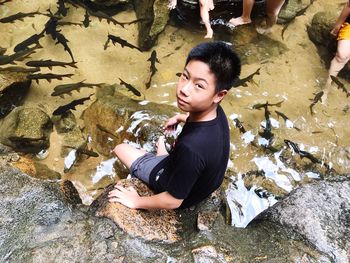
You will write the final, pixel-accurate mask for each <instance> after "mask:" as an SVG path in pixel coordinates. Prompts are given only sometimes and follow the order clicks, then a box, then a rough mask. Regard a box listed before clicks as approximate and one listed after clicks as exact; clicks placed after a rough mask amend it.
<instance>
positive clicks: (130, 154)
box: [113, 143, 146, 169]
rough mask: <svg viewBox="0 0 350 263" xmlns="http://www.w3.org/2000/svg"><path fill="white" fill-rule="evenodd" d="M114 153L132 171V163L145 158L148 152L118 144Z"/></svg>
mask: <svg viewBox="0 0 350 263" xmlns="http://www.w3.org/2000/svg"><path fill="white" fill-rule="evenodd" d="M113 152H114V153H115V154H116V156H117V157H118V159H119V160H120V161H121V162H122V163H123V164H124V165H125V166H126V167H127V168H128V169H130V167H131V165H132V163H133V162H134V161H135V160H136V159H137V158H139V157H141V156H143V155H144V154H145V153H146V151H144V150H141V149H136V148H134V147H133V146H131V145H129V144H126V143H122V144H118V145H117V146H116V147H115V148H114V150H113Z"/></svg>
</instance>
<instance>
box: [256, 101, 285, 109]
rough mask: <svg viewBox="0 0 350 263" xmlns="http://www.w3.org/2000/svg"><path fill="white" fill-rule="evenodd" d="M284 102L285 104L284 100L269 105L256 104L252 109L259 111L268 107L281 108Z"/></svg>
mask: <svg viewBox="0 0 350 263" xmlns="http://www.w3.org/2000/svg"><path fill="white" fill-rule="evenodd" d="M283 102H284V100H282V101H279V102H277V103H268V102H266V103H257V104H254V105H253V107H252V108H253V109H255V110H259V109H261V108H265V107H266V106H276V107H281V105H282V103H283Z"/></svg>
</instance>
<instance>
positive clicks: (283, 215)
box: [261, 175, 350, 263]
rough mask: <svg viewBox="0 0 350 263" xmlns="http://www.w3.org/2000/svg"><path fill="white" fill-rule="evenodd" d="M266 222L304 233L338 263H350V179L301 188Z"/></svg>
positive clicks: (270, 213)
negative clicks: (269, 221)
mask: <svg viewBox="0 0 350 263" xmlns="http://www.w3.org/2000/svg"><path fill="white" fill-rule="evenodd" d="M261 218H262V217H261ZM263 218H267V219H268V220H271V221H273V222H277V223H279V224H281V225H283V226H284V227H288V228H291V229H293V230H295V231H296V232H298V233H300V234H301V235H302V236H304V237H305V238H306V239H307V240H308V241H309V242H311V243H312V244H313V245H314V246H315V247H316V248H317V249H318V250H320V251H322V252H324V253H326V254H328V255H329V256H330V257H331V258H333V260H334V261H335V262H337V263H344V262H349V259H350V175H347V176H338V177H337V178H335V179H332V180H329V181H320V182H315V183H312V184H309V185H304V186H301V187H300V188H298V189H296V190H294V191H293V192H292V193H291V194H290V195H289V196H288V197H287V198H285V199H284V200H283V201H280V202H279V203H277V204H276V205H274V206H273V207H272V208H270V209H268V210H267V211H266V212H265V213H264V216H263Z"/></svg>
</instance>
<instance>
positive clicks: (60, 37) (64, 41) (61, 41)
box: [56, 32, 74, 61]
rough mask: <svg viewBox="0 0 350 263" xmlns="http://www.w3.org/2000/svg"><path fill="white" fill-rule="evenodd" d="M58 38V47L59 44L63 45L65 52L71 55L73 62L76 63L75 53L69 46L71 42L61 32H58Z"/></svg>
mask: <svg viewBox="0 0 350 263" xmlns="http://www.w3.org/2000/svg"><path fill="white" fill-rule="evenodd" d="M56 37H57V42H56V45H57V44H58V43H59V44H61V45H62V46H63V47H64V50H65V51H67V52H68V53H69V55H70V57H71V58H72V61H74V57H73V53H72V51H71V49H70V48H69V46H68V44H67V43H68V42H69V41H68V39H67V38H65V36H64V35H62V34H61V33H59V32H56Z"/></svg>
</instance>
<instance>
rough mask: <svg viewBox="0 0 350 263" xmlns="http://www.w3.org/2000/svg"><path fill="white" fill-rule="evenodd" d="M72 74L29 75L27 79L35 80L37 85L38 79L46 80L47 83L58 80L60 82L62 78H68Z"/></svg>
mask: <svg viewBox="0 0 350 263" xmlns="http://www.w3.org/2000/svg"><path fill="white" fill-rule="evenodd" d="M73 75H74V74H61V75H60V74H52V73H45V74H41V73H38V74H30V75H28V76H27V78H28V79H32V80H35V81H36V82H37V83H39V80H40V79H46V80H47V81H48V82H51V80H52V79H59V80H62V79H63V78H70V77H71V76H73Z"/></svg>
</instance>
